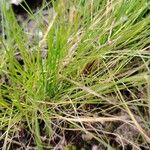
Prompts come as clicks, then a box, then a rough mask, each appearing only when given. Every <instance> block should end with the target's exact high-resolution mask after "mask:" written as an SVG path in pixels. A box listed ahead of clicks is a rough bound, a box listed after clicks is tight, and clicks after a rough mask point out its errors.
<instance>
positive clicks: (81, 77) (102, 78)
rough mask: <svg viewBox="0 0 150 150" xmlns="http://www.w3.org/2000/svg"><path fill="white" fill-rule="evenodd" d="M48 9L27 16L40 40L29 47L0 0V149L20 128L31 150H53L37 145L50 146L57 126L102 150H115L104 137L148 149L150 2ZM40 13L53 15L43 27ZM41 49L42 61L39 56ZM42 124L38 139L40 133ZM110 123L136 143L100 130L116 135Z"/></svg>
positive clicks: (75, 1) (72, 2) (74, 1)
mask: <svg viewBox="0 0 150 150" xmlns="http://www.w3.org/2000/svg"><path fill="white" fill-rule="evenodd" d="M52 3H53V8H49V7H47V6H48V2H46V1H44V2H43V5H42V6H41V8H39V10H38V11H37V12H36V13H33V12H32V10H30V9H28V10H27V11H28V16H29V17H30V19H31V20H34V21H36V22H37V24H38V25H39V29H40V31H42V34H43V35H42V38H41V39H40V38H39V39H34V36H33V37H32V40H31V41H30V40H29V34H30V33H27V32H25V30H24V27H23V26H22V25H21V24H19V23H18V22H17V20H16V15H15V14H14V12H13V10H12V8H11V6H10V4H9V3H8V1H5V0H1V1H0V10H1V24H0V28H1V29H0V30H2V33H1V34H0V141H2V142H1V143H2V144H0V145H1V146H2V148H3V149H4V150H5V149H9V148H10V147H11V144H12V143H13V142H15V139H14V137H15V136H17V135H18V132H19V131H20V130H21V129H22V128H25V129H28V130H29V132H30V133H31V134H32V136H33V138H34V140H35V147H37V149H45V148H49V149H50V148H51V149H52V148H54V147H53V146H54V145H52V144H51V143H50V142H43V136H44V137H46V139H51V140H52V139H53V136H54V132H55V130H54V128H56V127H57V128H59V130H61V132H63V131H65V130H72V131H74V130H77V131H79V132H82V133H85V134H88V135H89V136H91V137H92V139H95V140H97V141H98V142H99V143H102V144H103V145H104V147H106V148H107V149H117V148H116V147H115V145H113V144H111V136H114V137H117V136H118V137H120V141H122V142H121V143H122V145H121V144H120V147H124V146H125V142H124V141H126V142H128V143H129V144H130V145H131V146H132V147H135V148H137V149H140V146H141V145H142V146H143V145H144V146H145V147H146V148H149V146H150V69H149V67H150V38H149V37H150V13H149V12H150V3H149V2H148V1H147V0H142V1H138V0H64V1H63V0H56V1H52ZM44 9H53V15H52V16H51V17H50V19H49V20H48V21H49V22H47V24H46V23H45V21H44V19H43V20H42V19H41V15H42V11H43V10H44ZM49 15H51V14H49ZM38 18H40V19H39V20H40V21H38ZM25 26H26V25H25ZM33 41H34V42H33ZM45 45H47V49H44V50H45V51H46V56H45V57H42V54H41V53H42V52H43V47H44V46H45ZM17 54H19V55H20V57H21V58H20V59H21V60H22V63H20V62H19V61H18V59H17V58H16V55H17ZM41 120H42V122H44V128H45V132H44V134H45V135H42V134H41V124H40V121H41ZM116 122H119V123H120V124H121V123H122V124H128V125H130V126H132V127H134V128H135V130H136V131H137V133H138V135H137V137H136V138H134V140H133V141H130V140H129V139H127V136H125V137H124V136H121V135H119V134H117V133H115V132H112V130H111V129H110V128H111V127H110V128H108V127H106V126H107V125H108V124H109V125H110V126H112V127H113V128H115V123H116ZM100 124H101V125H103V126H104V128H100V127H99V126H100ZM100 129H102V130H100ZM113 131H115V130H113ZM124 132H126V131H124ZM126 134H130V133H129V132H127V133H126ZM18 136H19V135H18ZM16 144H17V141H16ZM18 144H19V143H18ZM70 144H71V143H67V144H66V145H63V146H64V149H69V146H68V145H70ZM118 145H119V142H118ZM21 146H22V145H21ZM70 149H71V148H70ZM72 149H73V148H72Z"/></svg>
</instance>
